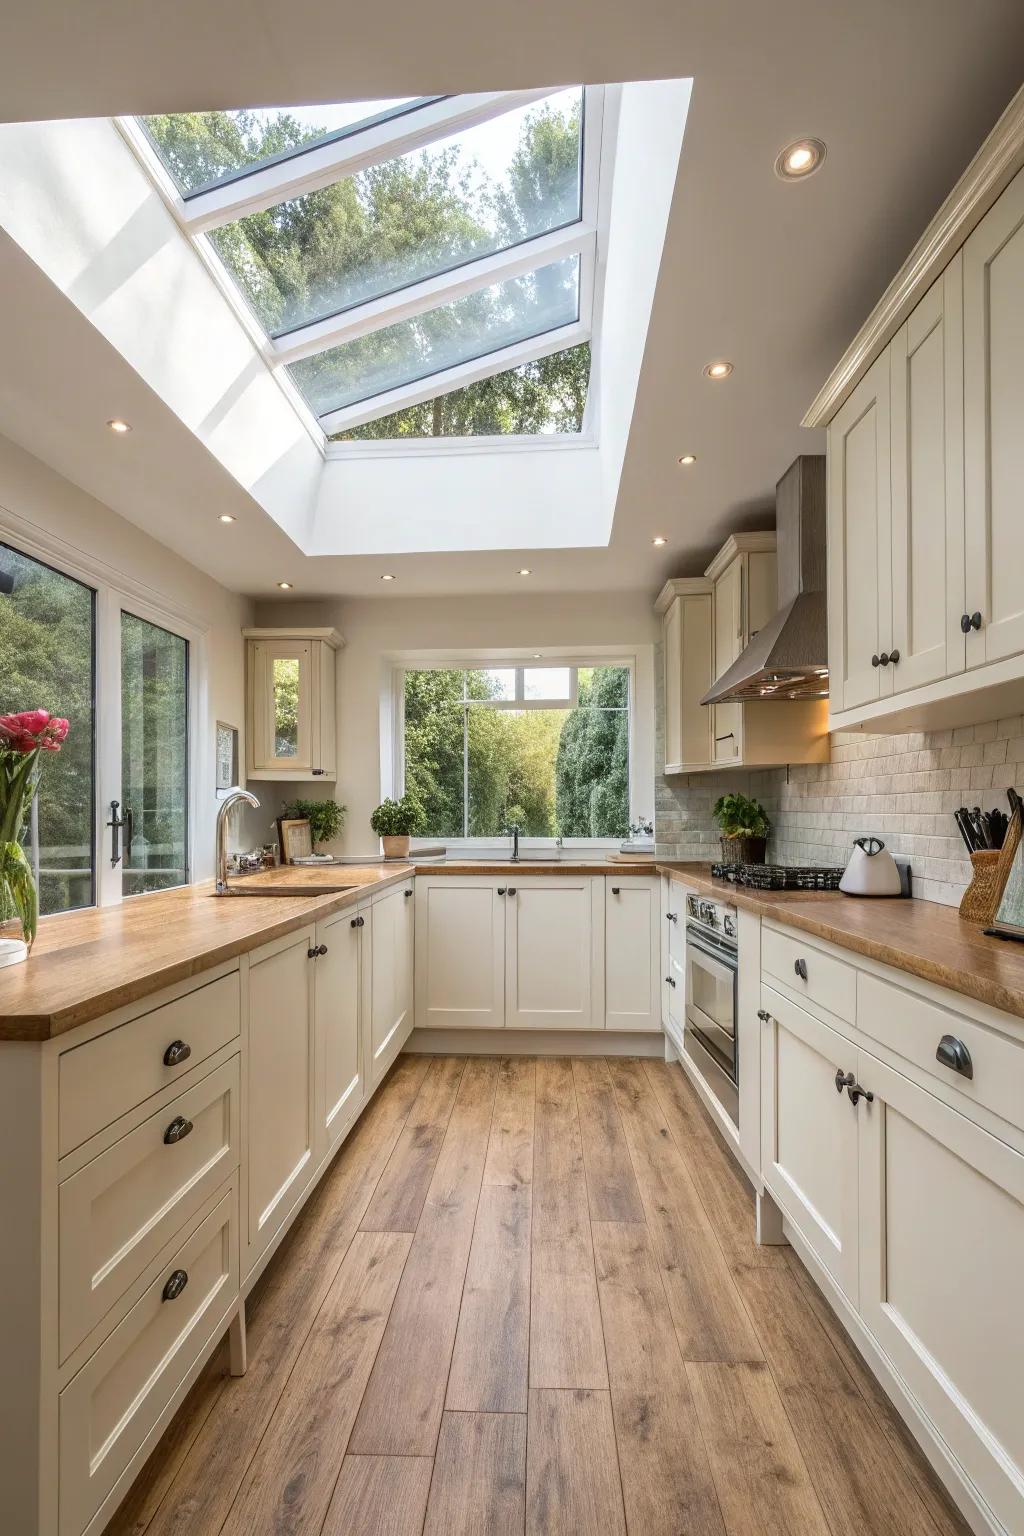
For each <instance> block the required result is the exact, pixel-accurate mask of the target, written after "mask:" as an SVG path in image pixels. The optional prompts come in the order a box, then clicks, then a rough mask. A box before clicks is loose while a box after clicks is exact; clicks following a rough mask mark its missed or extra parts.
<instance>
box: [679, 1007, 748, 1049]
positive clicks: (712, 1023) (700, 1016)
mask: <svg viewBox="0 0 1024 1536" xmlns="http://www.w3.org/2000/svg"><path fill="white" fill-rule="evenodd" d="M691 1015H692V1019H691ZM686 1017H687V1020H689V1021H690V1022H692V1024H693V1026H694V1028H695V1029H703V1030H704V1032H705V1034H709V1035H710V1036H711V1038H712V1039H714V1037H715V1031H716V1030H717V1032H718V1033H719V1034H720V1035H725V1037H726V1039H728V1040H731V1041H732V1042H733V1045H734V1046H735V1044H736V1028H735V1025H734V1026H733V1028H732V1029H730V1028H729V1026H728V1024H723V1023H722V1021H721V1019H713V1018H712V1017H711V1015H710V1013H705V1012H704V1009H703V1008H702V1007H701V1006H700V1004H699V1003H694V1002H689V1003H687V1005H686ZM704 1021H706V1022H704Z"/></svg>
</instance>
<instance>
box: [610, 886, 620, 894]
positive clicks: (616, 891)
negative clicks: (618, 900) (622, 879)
mask: <svg viewBox="0 0 1024 1536" xmlns="http://www.w3.org/2000/svg"><path fill="white" fill-rule="evenodd" d="M612 895H613V896H621V895H622V887H621V885H613V886H612Z"/></svg>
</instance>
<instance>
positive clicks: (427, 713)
mask: <svg viewBox="0 0 1024 1536" xmlns="http://www.w3.org/2000/svg"><path fill="white" fill-rule="evenodd" d="M403 686H404V767H405V788H406V791H411V792H413V793H414V794H415V795H416V797H417V798H418V799H419V801H420V804H421V805H422V807H423V811H424V815H425V825H424V827H423V835H424V836H427V837H435V838H456V837H460V838H461V837H482V838H493V837H498V836H502V835H503V834H505V832H506V829H507V828H509V827H510V826H511V825H512V824H513V823H515V824H516V825H518V826H519V828H520V830H521V832H522V833H523V834H524V835H525V836H527V837H557V836H562V837H578V838H587V839H593V838H620V837H625V836H626V834H627V832H628V830H629V706H630V700H629V692H630V671H629V668H628V667H623V666H596V667H575V666H547V667H537V666H508V667H503V666H499V667H493V668H483V667H477V668H466V669H454V668H432V669H429V670H423V671H407V672H405V673H404V684H403Z"/></svg>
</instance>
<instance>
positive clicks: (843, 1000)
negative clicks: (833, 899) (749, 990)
mask: <svg viewBox="0 0 1024 1536" xmlns="http://www.w3.org/2000/svg"><path fill="white" fill-rule="evenodd" d="M761 969H762V971H764V972H766V973H767V974H768V975H769V976H771V977H772V978H773V980H775V981H779V982H781V983H782V984H783V986H785V987H787V988H788V989H789V990H790V991H791V992H794V993H796V994H797V996H799V997H802V998H806V999H807V1001H808V1002H811V1003H817V1005H818V1007H819V1008H827V1009H828V1011H829V1013H834V1014H835V1016H836V1017H837V1018H839V1019H843V1020H845V1022H846V1023H847V1024H854V1023H856V1020H857V972H856V971H855V970H854V968H853V966H852V965H847V964H846V962H845V961H843V960H837V959H835V957H834V956H833V955H827V954H826V953H825V951H824V950H822V949H816V948H815V947H814V946H813V945H811V944H808V943H807V942H806V940H804V939H802V938H800V937H790V935H789V934H788V933H779V932H777V931H776V929H774V928H769V927H768V926H767V925H766V924H765V925H764V926H762V929H761Z"/></svg>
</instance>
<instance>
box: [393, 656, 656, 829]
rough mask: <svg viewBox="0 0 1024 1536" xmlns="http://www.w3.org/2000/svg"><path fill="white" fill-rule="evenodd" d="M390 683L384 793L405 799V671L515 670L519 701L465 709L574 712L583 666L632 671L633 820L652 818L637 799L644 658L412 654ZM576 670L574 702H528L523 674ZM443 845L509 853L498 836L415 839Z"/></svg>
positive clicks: (397, 664) (396, 661) (398, 663)
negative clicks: (578, 676) (640, 682)
mask: <svg viewBox="0 0 1024 1536" xmlns="http://www.w3.org/2000/svg"><path fill="white" fill-rule="evenodd" d="M388 665H389V667H390V679H389V683H388V686H387V687H386V688H385V690H384V693H383V696H382V713H383V711H384V710H385V709H386V710H387V719H382V722H381V725H382V729H381V742H382V744H386V749H385V750H384V751H383V752H382V756H381V769H382V774H381V780H382V782H381V794H382V798H383V797H384V796H386V795H394V796H396V797H400V796H401V795H403V794H404V793H405V673H406V672H427V671H436V672H445V671H463V670H464V671H476V670H495V669H498V670H510V669H512V668H515V669H517V675H516V697H515V698H514V699H481V700H476V701H472V702H470V703H467V704H466V705H465V706H464V707H465V708H466V709H506V710H525V709H573V708H576V707H577V703H576V692H577V690H576V686H575V685H576V677H575V672H576V671H578V670H579V668H580V667H623V668H625V669H626V671H627V672H628V673H629V703H628V705H627V709H626V715H627V722H628V739H629V820H630V822H631V823H635V822H636V821H637V820H638V818H639V816H640V814H647V812H646V808H645V807H642V806H639V803H638V799H637V779H638V772H637V770H638V759H639V757H640V751H639V744H638V741H637V720H638V715H637V686H638V673H639V658H638V656H637V655H635V654H629V653H624V652H622V651H621V650H619V649H608V650H607V651H606V650H604V649H603V648H601V647H595V648H593V649H591V650H588V651H586V652H577V651H568V650H566V651H564V652H563V651H561V650H559V649H557V648H555V649H552V648H550V647H549V648H548V649H547V650H545V652H544V655H543V657H541V658H537V657H536V656H534V655H533V654H532V653H530V652H526V653H524V652H523V651H516V652H514V653H512V654H510V653H508V652H504V653H487V654H483V655H482V654H481V653H480V652H479V651H473V652H460V653H454V654H449V655H437V654H435V653H428V654H426V655H424V654H423V653H419V654H417V653H415V652H407V653H404V654H402V655H401V656H394V657H392V658H390V661H389V663H388ZM566 667H569V668H571V669H573V674H574V675H573V677H572V688H571V700H570V699H526V698H524V697H523V676H522V674H523V672H524V671H532V670H534V669H543V668H549V669H552V670H554V669H564V668H566ZM519 841H520V847H522V848H536V849H545V848H550V849H555V848H558V847H562V846H565V847H569V848H572V849H573V850H576V851H585V850H586V849H589V848H594V849H607V848H618V846H619V844H620V842H621V841H622V839H621V838H617V837H587V838H584V837H565V838H557V837H521V838H520V840H519ZM439 842H443V843H444V845H445V847H447V848H450V849H453V850H455V851H459V850H463V849H464V850H466V851H477V852H482V851H486V850H488V849H496V850H499V849H504V847H505V842H506V840H505V839H503V838H501V839H496V838H494V837H446V838H438V837H436V836H434V837H431V836H426V835H425V836H423V837H414V838H413V840H412V847H413V850H415V849H417V848H426V847H435V846H436V845H437V844H438V843H439Z"/></svg>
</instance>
